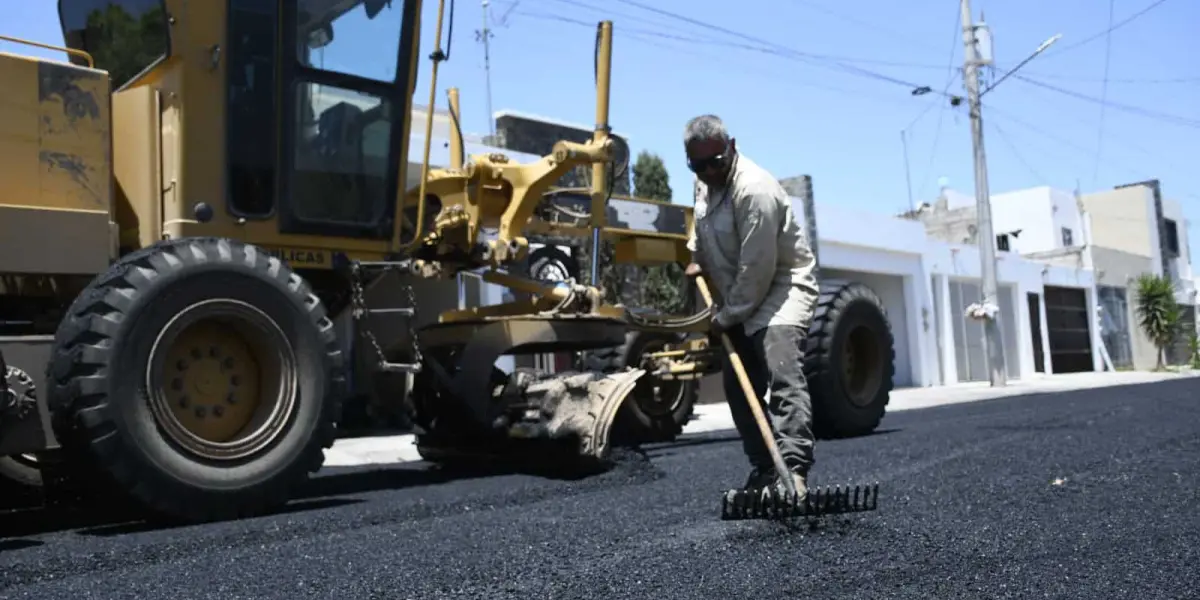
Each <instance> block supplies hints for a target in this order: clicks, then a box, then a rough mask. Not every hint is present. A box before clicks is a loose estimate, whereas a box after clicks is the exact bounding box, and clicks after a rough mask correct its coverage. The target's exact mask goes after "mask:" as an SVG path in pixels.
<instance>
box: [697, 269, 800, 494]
mask: <svg viewBox="0 0 1200 600" xmlns="http://www.w3.org/2000/svg"><path fill="white" fill-rule="evenodd" d="M696 286H697V287H698V288H699V289H700V295H701V296H703V297H704V305H705V306H706V307H710V306H712V294H711V293H710V292H709V290H708V282H707V281H706V280H705V279H704V275H699V276H697V277H696ZM721 344H722V345H724V346H725V354H726V355H727V356H728V357H729V364H730V365H732V366H733V372H734V373H736V374H737V378H738V382H740V383H741V384H742V395H744V396H745V397H746V404H749V405H750V412H751V413H753V414H754V421H755V422H756V423H758V431H759V433H760V434H762V438H763V442H764V443H766V445H767V450H768V451H770V453H771V461H772V462H774V463H775V471H776V472H777V473H778V474H779V478H780V479H781V480H783V484H784V486H785V487H786V488H787V491H788V492H790V493H792V494H796V493H797V490H796V482H795V481H792V478H791V477H788V474H789V473H790V471H789V470H788V468H787V463H785V462H783V454H781V453H780V452H779V444H777V443H775V433H774V432H773V431H772V430H771V424H770V423H769V422H768V421H767V416H766V415H765V414H763V410H762V406H760V403H759V401H758V394H755V393H754V385H753V384H751V383H750V376H749V375H748V374H747V373H746V366H745V365H744V364H742V359H741V357H740V356H738V353H737V350H735V349H734V347H733V342H732V341H730V339H729V336H728V335H726V334H724V333H722V334H721ZM729 400H732V398H726V401H729Z"/></svg>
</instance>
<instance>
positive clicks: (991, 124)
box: [987, 119, 1049, 183]
mask: <svg viewBox="0 0 1200 600" xmlns="http://www.w3.org/2000/svg"><path fill="white" fill-rule="evenodd" d="M987 124H988V126H989V127H991V128H992V129H995V130H996V136H997V137H999V138H1000V141H1001V142H1004V145H1005V146H1008V149H1009V150H1011V151H1012V153H1013V156H1015V157H1016V158H1017V161H1019V162H1020V163H1021V164H1022V165H1024V166H1025V169H1026V170H1028V171H1029V174H1030V175H1033V179H1034V180H1035V181H1037V182H1040V183H1046V182H1048V181H1049V180H1048V179H1046V178H1045V177H1043V176H1042V174H1041V173H1039V172H1038V170H1037V169H1035V168H1033V165H1032V164H1030V162H1029V161H1027V160H1025V157H1024V156H1023V155H1022V154H1021V151H1020V150H1017V145H1016V144H1014V143H1013V142H1012V140H1010V139H1009V137H1008V135H1007V134H1005V133H1004V129H1003V128H1002V127H1000V126H999V125H997V124H996V122H995V121H993V120H991V119H989V120H988V121H987Z"/></svg>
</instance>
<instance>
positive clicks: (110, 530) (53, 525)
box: [0, 498, 362, 550]
mask: <svg viewBox="0 0 1200 600" xmlns="http://www.w3.org/2000/svg"><path fill="white" fill-rule="evenodd" d="M359 502H362V500H360V499H356V498H322V499H317V500H307V501H299V502H297V501H293V502H291V503H289V504H288V505H287V506H285V507H283V508H282V509H280V510H277V511H273V512H271V513H268V514H266V515H263V516H273V515H286V514H292V513H300V512H306V511H310V510H324V509H328V508H336V507H338V506H346V505H349V504H357V503H359ZM178 527H183V525H173V524H162V523H155V522H150V521H146V520H145V519H144V518H143V517H142V516H141V515H138V514H135V513H131V512H127V511H118V510H111V511H101V510H87V509H84V508H59V507H34V508H26V509H20V510H13V511H6V512H4V513H0V536H2V537H3V538H8V539H0V550H4V549H8V550H14V549H19V548H22V547H28V545H36V544H40V543H41V542H35V541H33V540H20V539H11V538H21V537H24V536H30V535H45V534H48V533H58V532H63V531H73V532H74V533H76V534H78V535H90V536H97V537H107V536H115V535H125V534H130V533H146V532H150V531H166V530H170V529H175V528H178ZM21 542H33V543H31V544H28V545H27V546H20V545H19V544H20V543H21ZM14 545H15V547H14Z"/></svg>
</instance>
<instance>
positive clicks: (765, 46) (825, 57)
mask: <svg viewBox="0 0 1200 600" xmlns="http://www.w3.org/2000/svg"><path fill="white" fill-rule="evenodd" d="M555 1H557V2H561V3H563V4H568V5H570V6H576V7H579V8H584V9H588V10H592V11H595V12H598V13H600V14H602V15H605V16H609V15H610V14H613V15H617V16H623V17H625V18H629V19H630V20H632V21H641V22H644V23H648V24H650V25H653V26H655V27H658V28H661V27H662V25H661V24H659V23H657V22H647V21H645V20H644V19H637V18H636V17H633V16H631V15H628V14H624V13H617V12H613V11H612V9H611V8H605V9H601V8H599V7H596V6H592V5H589V4H586V3H583V2H579V1H578V0H555ZM526 14H528V13H526ZM542 16H543V17H552V16H553V17H558V18H560V19H561V20H562V21H563V22H573V23H576V24H580V25H587V26H588V27H594V26H595V24H594V23H585V22H583V21H579V20H576V19H571V18H569V17H562V16H561V15H549V14H545V13H542ZM621 30H628V31H632V32H636V33H642V34H647V35H655V36H658V37H662V38H663V39H670V40H676V41H681V42H688V43H693V44H705V45H719V46H725V47H728V48H736V49H740V50H749V51H752V52H759V53H762V54H768V55H773V56H779V55H780V53H781V50H779V49H778V47H772V46H773V45H772V44H771V43H770V42H766V41H763V40H758V42H759V43H755V44H747V43H738V42H731V41H728V40H723V39H719V38H712V37H709V38H698V37H691V36H680V35H672V34H668V33H663V32H662V31H659V30H646V29H636V28H626V27H621ZM748 39H751V40H755V39H758V38H748ZM787 50H788V51H790V52H792V53H794V54H796V55H797V56H800V57H803V58H810V59H813V60H821V61H837V62H844V63H863V64H874V65H883V66H890V67H907V68H918V69H938V70H941V69H942V67H941V66H940V65H928V64H919V63H907V62H896V61H890V60H880V59H872V58H851V57H846V56H839V55H834V54H817V53H813V52H801V51H799V50H793V49H787Z"/></svg>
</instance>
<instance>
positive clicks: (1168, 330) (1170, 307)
mask: <svg viewBox="0 0 1200 600" xmlns="http://www.w3.org/2000/svg"><path fill="white" fill-rule="evenodd" d="M1136 311H1137V318H1138V325H1139V326H1141V328H1142V331H1143V332H1144V333H1145V334H1146V337H1148V338H1150V341H1151V343H1153V344H1154V347H1155V348H1157V349H1158V364H1157V365H1156V366H1155V370H1162V369H1163V368H1164V367H1165V365H1166V350H1167V347H1168V346H1170V345H1171V344H1173V343H1174V342H1175V336H1176V335H1177V334H1178V333H1179V326H1180V323H1181V320H1182V316H1183V315H1182V313H1181V312H1180V310H1179V304H1178V303H1176V302H1175V284H1173V283H1171V280H1170V279H1168V278H1166V277H1163V276H1160V275H1152V274H1149V273H1143V274H1142V275H1141V276H1139V277H1138V278H1137V299H1136Z"/></svg>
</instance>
